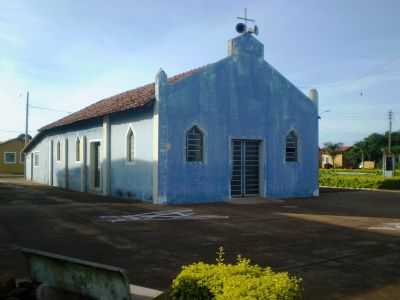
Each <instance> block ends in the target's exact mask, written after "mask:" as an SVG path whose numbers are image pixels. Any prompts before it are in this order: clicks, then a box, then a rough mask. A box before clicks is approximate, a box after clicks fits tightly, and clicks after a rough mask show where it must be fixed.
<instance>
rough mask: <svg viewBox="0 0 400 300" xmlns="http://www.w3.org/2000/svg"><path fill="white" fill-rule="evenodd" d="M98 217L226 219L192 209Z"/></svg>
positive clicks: (114, 219)
mask: <svg viewBox="0 0 400 300" xmlns="http://www.w3.org/2000/svg"><path fill="white" fill-rule="evenodd" d="M99 218H100V219H102V220H104V221H107V222H110V223H120V222H130V221H169V220H208V219H228V218H229V217H228V216H219V215H200V214H195V213H194V212H193V210H192V209H182V210H164V211H153V212H148V213H141V214H133V215H120V216H100V217H99Z"/></svg>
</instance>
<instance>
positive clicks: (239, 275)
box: [171, 254, 302, 300]
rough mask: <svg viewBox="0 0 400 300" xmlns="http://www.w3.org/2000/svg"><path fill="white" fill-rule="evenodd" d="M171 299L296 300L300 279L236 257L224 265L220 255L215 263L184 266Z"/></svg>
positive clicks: (300, 288)
mask: <svg viewBox="0 0 400 300" xmlns="http://www.w3.org/2000/svg"><path fill="white" fill-rule="evenodd" d="M171 298H172V299H174V300H211V299H215V300H241V299H243V300H298V299H302V287H301V279H298V278H296V277H294V276H290V275H289V274H288V273H286V272H279V273H275V272H273V271H272V270H271V268H268V267H267V268H262V267H260V266H258V265H252V264H251V263H250V261H249V260H248V259H244V258H241V257H238V261H237V263H236V264H226V263H224V261H223V256H222V255H221V254H220V255H219V258H218V259H217V263H216V264H206V263H203V262H199V263H194V264H192V265H189V266H184V267H183V268H182V271H181V272H180V273H179V275H178V276H177V277H176V278H175V280H174V281H173V283H172V288H171Z"/></svg>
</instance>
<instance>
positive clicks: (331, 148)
mask: <svg viewBox="0 0 400 300" xmlns="http://www.w3.org/2000/svg"><path fill="white" fill-rule="evenodd" d="M324 146H325V151H326V152H328V154H329V155H330V156H331V157H332V162H333V168H334V169H335V158H336V156H337V155H338V154H340V149H341V148H342V147H343V143H331V142H327V143H324Z"/></svg>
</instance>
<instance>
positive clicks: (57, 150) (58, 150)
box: [56, 142, 61, 161]
mask: <svg viewBox="0 0 400 300" xmlns="http://www.w3.org/2000/svg"><path fill="white" fill-rule="evenodd" d="M56 160H57V161H60V160H61V143H60V142H57V147H56Z"/></svg>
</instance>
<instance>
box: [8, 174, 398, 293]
mask: <svg viewBox="0 0 400 300" xmlns="http://www.w3.org/2000/svg"><path fill="white" fill-rule="evenodd" d="M171 209H191V210H193V211H194V212H195V213H196V214H201V215H222V216H228V218H221V219H218V218H215V219H204V220H190V219H189V220H151V221H148V220H138V221H131V222H117V223H110V222H106V221H104V220H102V219H101V218H99V216H105V215H134V214H142V213H147V212H154V211H159V210H171ZM399 223H400V193H386V192H371V191H354V192H353V191H341V190H325V191H322V193H321V197H319V198H318V199H293V200H289V201H265V202H262V201H254V203H253V204H251V205H247V204H245V203H241V202H240V201H239V202H238V203H236V204H212V205H211V204H210V205H188V206H179V207H176V206H168V207H167V206H156V205H150V204H143V203H135V202H126V201H122V200H120V199H115V198H108V197H101V196H95V195H90V194H82V193H75V192H67V191H62V190H58V189H54V188H49V187H45V186H40V185H32V184H28V183H26V182H24V181H23V180H22V179H18V178H10V179H7V178H0V270H1V272H6V271H7V272H15V273H16V274H17V275H18V276H26V270H25V262H24V261H23V258H22V256H21V255H20V254H19V253H18V251H16V247H17V246H23V247H30V248H37V249H41V250H45V251H50V252H55V253H59V254H62V255H69V256H74V257H77V258H81V259H86V260H91V261H96V262H99V263H104V264H109V265H114V266H117V267H122V268H125V269H126V270H127V271H128V275H129V278H130V281H131V283H133V284H138V285H141V286H148V287H152V288H157V289H165V288H167V287H168V286H169V284H170V282H171V279H172V278H173V277H174V276H175V275H176V274H177V273H178V272H179V269H180V266H181V265H183V264H188V263H190V262H194V261H199V260H203V261H209V262H212V261H214V259H215V252H216V250H217V248H218V247H219V246H224V248H225V252H226V256H227V257H226V260H227V261H233V260H234V259H235V256H236V255H237V254H241V255H243V256H245V257H248V258H250V259H251V260H253V261H254V262H256V263H258V264H260V265H270V266H271V267H272V268H273V269H275V270H285V271H289V272H291V273H293V274H296V275H299V276H301V277H303V279H304V287H305V296H306V299H352V300H355V299H364V300H365V299H367V300H368V299H369V300H372V299H373V300H376V299H400V226H397V224H399ZM388 224H389V225H388ZM387 227H390V228H391V229H387Z"/></svg>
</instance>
